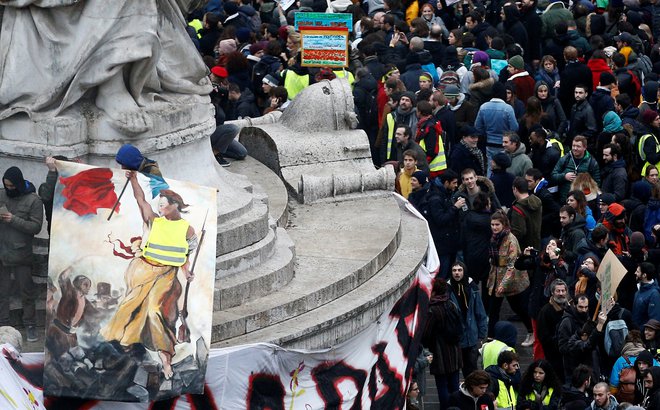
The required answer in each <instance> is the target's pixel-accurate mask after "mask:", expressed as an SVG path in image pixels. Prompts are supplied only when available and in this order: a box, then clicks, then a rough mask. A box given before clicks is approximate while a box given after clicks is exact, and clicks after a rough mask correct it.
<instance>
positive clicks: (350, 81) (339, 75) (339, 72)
mask: <svg viewBox="0 0 660 410" xmlns="http://www.w3.org/2000/svg"><path fill="white" fill-rule="evenodd" d="M332 72H333V73H335V75H336V76H337V78H344V73H348V85H350V86H351V88H353V83H354V82H355V77H353V73H351V72H350V71H344V70H333V71H332Z"/></svg>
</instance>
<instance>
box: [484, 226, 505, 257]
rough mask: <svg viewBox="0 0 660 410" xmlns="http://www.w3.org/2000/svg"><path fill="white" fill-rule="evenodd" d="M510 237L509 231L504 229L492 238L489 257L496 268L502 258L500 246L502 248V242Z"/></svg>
mask: <svg viewBox="0 0 660 410" xmlns="http://www.w3.org/2000/svg"><path fill="white" fill-rule="evenodd" d="M508 235H509V230H508V229H502V232H500V233H494V234H493V236H491V238H490V244H489V245H488V256H490V258H491V264H493V265H494V266H497V265H498V262H499V258H500V246H502V242H503V241H504V238H506V237H507V236H508Z"/></svg>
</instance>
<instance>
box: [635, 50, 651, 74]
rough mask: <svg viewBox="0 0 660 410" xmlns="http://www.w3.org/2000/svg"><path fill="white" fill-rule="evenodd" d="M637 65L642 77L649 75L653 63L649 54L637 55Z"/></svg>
mask: <svg viewBox="0 0 660 410" xmlns="http://www.w3.org/2000/svg"><path fill="white" fill-rule="evenodd" d="M637 67H638V68H639V71H640V72H641V73H642V79H644V77H646V76H647V75H649V73H650V72H651V71H653V63H652V62H651V59H650V58H649V56H647V55H645V54H640V55H638V56H637Z"/></svg>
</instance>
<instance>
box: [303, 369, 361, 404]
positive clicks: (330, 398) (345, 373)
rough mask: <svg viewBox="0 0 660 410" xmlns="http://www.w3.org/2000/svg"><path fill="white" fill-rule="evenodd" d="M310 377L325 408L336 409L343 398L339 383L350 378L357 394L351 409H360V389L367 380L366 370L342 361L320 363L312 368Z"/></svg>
mask: <svg viewBox="0 0 660 410" xmlns="http://www.w3.org/2000/svg"><path fill="white" fill-rule="evenodd" d="M312 379H313V380H314V382H315V383H316V391H317V392H318V394H319V396H320V397H321V399H322V400H323V402H324V403H325V406H324V408H325V409H338V408H339V406H340V405H341V404H342V403H343V401H344V398H343V397H342V395H341V392H340V391H339V383H341V382H343V381H345V380H350V381H352V382H353V383H354V384H355V387H356V388H357V390H358V391H357V394H356V398H355V401H354V402H353V406H351V410H361V409H362V400H361V397H362V390H363V389H364V383H365V382H366V380H367V372H365V371H364V370H359V369H355V368H353V367H351V366H349V365H347V364H346V363H344V362H343V361H340V362H335V363H328V362H326V363H321V364H320V365H318V366H316V367H315V368H314V369H313V370H312Z"/></svg>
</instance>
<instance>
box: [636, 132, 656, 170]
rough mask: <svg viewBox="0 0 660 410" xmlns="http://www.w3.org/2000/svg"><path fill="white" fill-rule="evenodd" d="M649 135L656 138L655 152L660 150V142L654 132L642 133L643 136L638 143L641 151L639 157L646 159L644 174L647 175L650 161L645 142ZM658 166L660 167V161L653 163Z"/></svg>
mask: <svg viewBox="0 0 660 410" xmlns="http://www.w3.org/2000/svg"><path fill="white" fill-rule="evenodd" d="M649 137H653V139H654V140H655V152H658V151H660V144H659V143H658V139H657V138H656V137H655V135H653V134H646V135H642V137H641V138H640V139H639V144H637V151H639V157H640V158H641V159H642V161H644V167H643V168H642V175H646V168H648V167H649V166H650V165H652V164H650V163H648V162H646V154H644V144H645V143H646V140H647V139H648V138H649ZM653 165H655V166H656V168H658V169H660V162H658V163H657V164H653Z"/></svg>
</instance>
